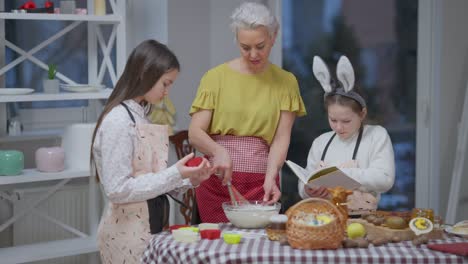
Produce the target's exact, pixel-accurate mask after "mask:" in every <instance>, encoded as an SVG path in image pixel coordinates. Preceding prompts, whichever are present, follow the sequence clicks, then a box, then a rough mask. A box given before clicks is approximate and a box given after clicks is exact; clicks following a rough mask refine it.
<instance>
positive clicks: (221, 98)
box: [189, 3, 306, 222]
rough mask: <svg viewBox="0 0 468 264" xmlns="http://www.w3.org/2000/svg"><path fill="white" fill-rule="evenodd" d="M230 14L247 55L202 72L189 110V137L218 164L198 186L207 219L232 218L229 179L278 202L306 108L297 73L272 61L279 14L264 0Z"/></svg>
mask: <svg viewBox="0 0 468 264" xmlns="http://www.w3.org/2000/svg"><path fill="white" fill-rule="evenodd" d="M231 18H232V24H231V26H232V29H233V31H234V34H235V36H236V40H237V45H238V46H239V49H240V57H238V58H235V59H233V60H231V61H228V62H225V63H223V64H221V65H218V66H216V67H214V68H213V69H211V70H209V71H208V72H207V73H206V74H205V75H204V76H203V78H202V79H201V81H200V85H199V88H198V92H197V95H196V97H195V99H194V101H193V104H192V107H191V109H190V114H191V115H192V122H191V123H190V128H189V139H190V143H191V144H193V145H194V146H195V147H196V148H197V149H198V150H199V151H201V152H203V153H204V154H206V155H207V156H208V157H209V159H210V161H211V162H212V164H213V165H214V168H216V169H217V170H216V171H217V172H216V173H215V175H212V176H211V177H210V178H209V179H208V180H207V181H205V182H204V183H202V184H201V185H200V187H198V188H197V190H196V197H197V203H198V205H199V206H198V207H199V212H200V218H201V220H202V221H203V222H227V218H226V216H225V215H224V213H223V210H222V208H221V205H222V203H223V202H226V201H229V200H230V198H229V194H228V189H227V188H226V186H224V185H225V184H227V183H228V182H230V181H231V182H232V185H233V186H234V187H235V188H236V189H237V190H239V192H240V193H241V194H242V195H243V196H244V197H245V198H247V199H248V200H263V201H264V202H267V203H273V202H276V201H278V200H279V198H280V196H281V192H280V189H279V177H278V173H279V170H280V169H281V167H282V165H283V163H284V160H285V158H286V154H287V150H288V147H289V142H290V136H291V128H292V125H293V123H294V119H295V117H296V116H302V115H305V113H306V112H305V107H304V103H303V101H302V98H301V95H300V93H299V87H298V83H297V80H296V78H295V77H294V75H293V74H291V73H289V72H287V71H285V70H283V69H281V68H280V67H278V66H276V65H274V64H272V63H271V62H270V61H269V59H268V57H269V55H270V51H271V49H272V47H273V45H274V43H275V39H276V36H277V32H278V28H279V25H278V22H277V20H276V18H275V17H274V16H273V15H272V14H271V12H270V11H269V10H268V9H267V8H266V7H265V6H263V5H261V4H258V3H243V4H242V5H241V6H240V7H239V8H237V9H236V10H235V11H234V13H233V14H232V16H231ZM201 205H203V206H201Z"/></svg>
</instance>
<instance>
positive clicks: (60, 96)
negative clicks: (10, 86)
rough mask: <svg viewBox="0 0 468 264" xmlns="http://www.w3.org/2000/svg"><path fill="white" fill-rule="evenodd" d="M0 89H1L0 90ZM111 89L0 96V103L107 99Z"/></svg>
mask: <svg viewBox="0 0 468 264" xmlns="http://www.w3.org/2000/svg"><path fill="white" fill-rule="evenodd" d="M0 89H1V88H0ZM111 92H112V89H104V90H103V91H100V92H89V93H67V92H60V93H56V94H50V93H32V94H22V95H0V103H10V102H34V101H63V100H82V99H107V98H108V97H109V95H110V94H111Z"/></svg>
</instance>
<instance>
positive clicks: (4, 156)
mask: <svg viewBox="0 0 468 264" xmlns="http://www.w3.org/2000/svg"><path fill="white" fill-rule="evenodd" d="M23 169H24V155H23V152H21V151H17V150H0V176H13V175H19V174H21V172H22V171H23Z"/></svg>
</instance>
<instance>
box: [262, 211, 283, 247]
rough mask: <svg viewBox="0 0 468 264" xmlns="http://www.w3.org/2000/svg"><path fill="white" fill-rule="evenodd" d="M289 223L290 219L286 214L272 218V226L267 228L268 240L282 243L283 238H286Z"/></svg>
mask: <svg viewBox="0 0 468 264" xmlns="http://www.w3.org/2000/svg"><path fill="white" fill-rule="evenodd" d="M287 221H288V217H287V216H286V215H284V214H279V215H273V216H271V217H270V224H269V225H268V226H267V227H266V228H265V231H266V234H267V236H268V238H269V239H270V240H273V241H282V240H283V239H282V238H284V237H286V222H287ZM286 240H287V238H286Z"/></svg>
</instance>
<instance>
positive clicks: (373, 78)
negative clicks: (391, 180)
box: [282, 0, 418, 210]
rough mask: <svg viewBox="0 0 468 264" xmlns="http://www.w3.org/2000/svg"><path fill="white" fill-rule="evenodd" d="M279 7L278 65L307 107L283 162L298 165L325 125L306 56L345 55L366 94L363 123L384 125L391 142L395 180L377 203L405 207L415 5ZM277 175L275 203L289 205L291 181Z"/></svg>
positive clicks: (411, 177) (295, 3)
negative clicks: (289, 75)
mask: <svg viewBox="0 0 468 264" xmlns="http://www.w3.org/2000/svg"><path fill="white" fill-rule="evenodd" d="M282 5H283V6H282V11H283V17H282V30H283V34H282V36H283V41H282V42H283V53H282V55H283V67H284V68H285V69H286V70H288V71H291V72H292V73H294V74H295V75H296V77H297V79H298V81H299V86H300V89H301V94H302V97H303V100H304V103H305V105H306V107H307V112H308V115H307V116H306V117H303V118H299V119H297V120H296V123H295V125H294V128H293V133H292V137H291V144H290V147H289V153H288V159H290V160H293V161H295V162H296V163H298V164H300V165H302V166H303V167H305V166H306V160H307V155H308V152H309V148H310V146H311V144H312V141H313V140H314V139H315V138H316V137H317V136H318V135H320V134H321V133H323V132H326V131H329V130H330V128H329V125H328V121H327V118H326V112H325V111H324V109H323V99H322V98H323V97H322V96H323V90H322V88H321V87H320V85H319V83H318V82H317V81H316V80H315V77H314V76H313V73H312V58H313V56H314V55H319V56H320V57H321V58H322V59H324V60H325V61H326V63H327V64H328V65H330V66H331V65H335V66H336V63H337V61H338V59H339V57H340V56H341V55H347V56H348V57H349V59H350V60H351V62H352V63H353V66H354V68H355V72H356V85H357V86H358V87H359V88H360V89H361V90H362V91H363V93H364V95H365V96H366V98H367V103H368V108H369V115H368V120H367V122H368V123H370V124H379V125H382V126H384V127H385V128H386V129H387V131H388V132H389V134H390V137H391V139H392V143H393V147H394V152H395V163H396V164H395V165H396V178H395V184H394V186H393V188H392V189H391V190H390V191H389V192H387V193H385V194H383V195H382V198H381V201H380V204H379V208H381V209H384V210H410V209H411V208H413V207H414V199H415V174H416V173H415V160H416V157H415V152H416V146H415V145H416V138H415V137H416V59H417V58H416V54H417V19H418V18H417V14H418V2H417V1H399V0H394V1H391V0H389V1H378V2H376V1H372V0H365V1H362V0H347V1H342V0H322V1H307V0H283V1H282ZM363 6H365V8H363ZM363 10H366V11H363ZM331 68H332V69H333V68H334V67H333V66H331ZM332 72H333V71H332ZM282 174H283V177H282V179H283V183H282V186H283V204H284V205H285V207H289V206H290V205H292V204H294V203H295V202H296V201H298V200H299V199H300V197H299V195H298V191H297V179H296V177H294V176H293V175H292V174H291V171H290V170H289V168H287V167H286V166H284V167H283V171H282Z"/></svg>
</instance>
